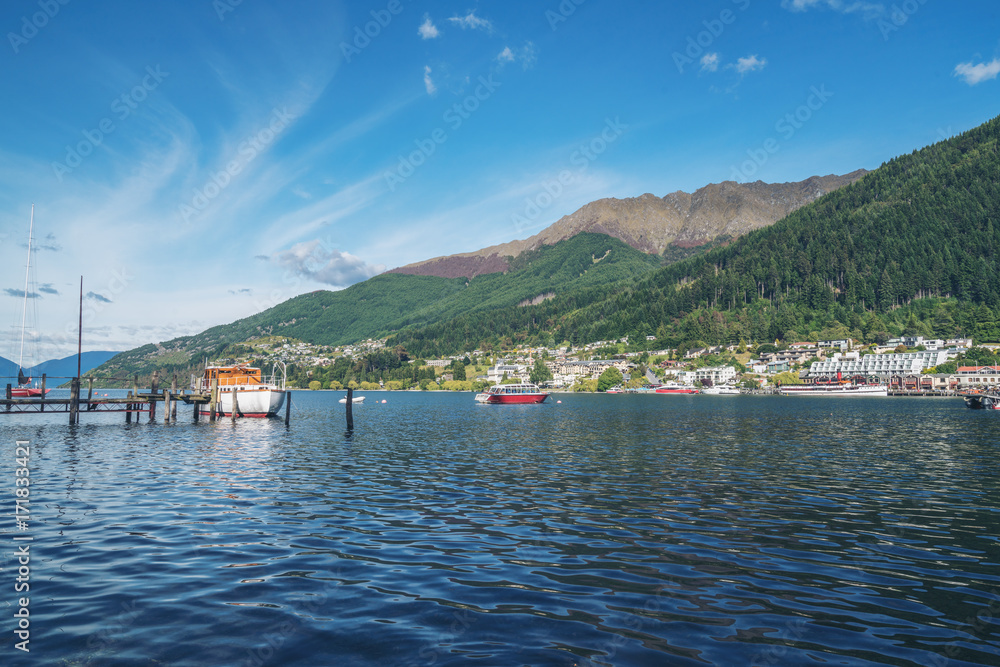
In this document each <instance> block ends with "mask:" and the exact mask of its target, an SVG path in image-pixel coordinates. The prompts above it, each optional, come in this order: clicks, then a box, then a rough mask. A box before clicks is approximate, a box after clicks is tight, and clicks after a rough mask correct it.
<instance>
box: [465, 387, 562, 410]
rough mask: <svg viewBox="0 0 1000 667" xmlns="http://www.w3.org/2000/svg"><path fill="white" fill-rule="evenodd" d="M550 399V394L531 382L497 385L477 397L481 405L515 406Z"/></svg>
mask: <svg viewBox="0 0 1000 667" xmlns="http://www.w3.org/2000/svg"><path fill="white" fill-rule="evenodd" d="M548 397H549V394H548V392H544V391H542V390H541V389H539V388H538V386H537V385H534V384H532V383H530V382H522V383H519V384H496V385H493V386H492V387H490V388H489V389H487V390H486V391H484V392H482V393H481V394H477V395H476V401H478V402H479V403H489V404H491V405H496V404H514V403H543V402H544V401H545V399H546V398H548Z"/></svg>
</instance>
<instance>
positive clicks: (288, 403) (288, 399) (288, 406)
mask: <svg viewBox="0 0 1000 667" xmlns="http://www.w3.org/2000/svg"><path fill="white" fill-rule="evenodd" d="M7 388H8V389H9V388H10V385H7ZM291 414H292V392H290V391H285V426H288V421H289V417H290V416H291Z"/></svg>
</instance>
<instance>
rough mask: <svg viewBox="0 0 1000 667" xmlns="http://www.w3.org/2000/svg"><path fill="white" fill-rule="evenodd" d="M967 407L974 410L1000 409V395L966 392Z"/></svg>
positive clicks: (964, 397)
mask: <svg viewBox="0 0 1000 667" xmlns="http://www.w3.org/2000/svg"><path fill="white" fill-rule="evenodd" d="M962 398H963V399H965V407H967V408H971V409H972V410H1000V395H998V394H978V393H975V394H965V395H964V396H962Z"/></svg>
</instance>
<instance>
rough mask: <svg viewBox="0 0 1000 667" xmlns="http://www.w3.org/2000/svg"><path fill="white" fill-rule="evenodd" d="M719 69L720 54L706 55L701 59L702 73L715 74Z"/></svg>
mask: <svg viewBox="0 0 1000 667" xmlns="http://www.w3.org/2000/svg"><path fill="white" fill-rule="evenodd" d="M718 69H719V54H718V53H706V54H705V55H704V56H702V57H701V71H702V72H714V71H716V70H718Z"/></svg>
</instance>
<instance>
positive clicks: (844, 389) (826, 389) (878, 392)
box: [778, 382, 889, 396]
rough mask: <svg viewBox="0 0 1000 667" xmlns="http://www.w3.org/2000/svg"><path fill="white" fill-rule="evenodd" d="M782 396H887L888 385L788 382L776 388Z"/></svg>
mask: <svg viewBox="0 0 1000 667" xmlns="http://www.w3.org/2000/svg"><path fill="white" fill-rule="evenodd" d="M778 393H780V394H782V395H783V396H888V395H889V387H887V386H886V385H884V384H851V383H849V382H840V383H830V384H789V385H785V386H783V387H779V388H778Z"/></svg>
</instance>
